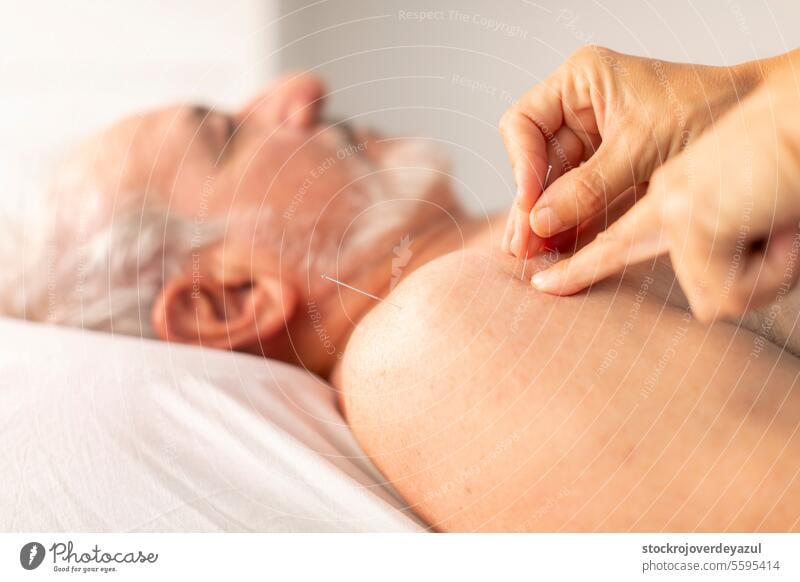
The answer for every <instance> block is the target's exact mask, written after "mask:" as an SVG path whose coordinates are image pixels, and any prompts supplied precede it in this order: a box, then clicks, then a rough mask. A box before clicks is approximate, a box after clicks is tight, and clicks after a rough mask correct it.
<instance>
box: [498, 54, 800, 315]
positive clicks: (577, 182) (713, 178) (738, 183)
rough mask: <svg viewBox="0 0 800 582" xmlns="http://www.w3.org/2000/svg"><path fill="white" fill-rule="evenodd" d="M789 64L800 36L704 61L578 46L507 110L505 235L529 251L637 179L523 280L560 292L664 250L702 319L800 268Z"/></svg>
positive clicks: (768, 289) (742, 302)
mask: <svg viewBox="0 0 800 582" xmlns="http://www.w3.org/2000/svg"><path fill="white" fill-rule="evenodd" d="M798 65H800V51H797V50H795V51H792V52H789V53H786V54H783V55H778V56H776V57H771V58H766V59H763V60H757V61H750V62H746V63H742V64H739V65H735V66H730V67H707V66H699V65H693V64H682V63H664V62H661V61H658V60H654V59H647V58H641V57H635V56H630V55H624V54H621V53H617V52H614V51H611V50H609V49H605V48H602V47H596V46H587V47H584V48H582V49H580V50H579V51H577V52H576V53H575V54H574V55H572V56H571V57H570V58H569V59H568V60H567V61H566V62H565V63H564V64H563V65H562V66H561V67H559V68H558V69H557V70H556V71H555V72H554V73H553V74H552V75H550V76H549V77H548V78H547V79H546V80H545V81H543V82H541V83H539V84H537V85H536V86H534V87H533V88H532V89H531V90H530V91H529V92H528V93H527V94H526V95H524V96H523V97H522V98H520V99H519V100H518V101H517V102H515V104H514V105H513V106H512V107H511V108H510V109H509V110H508V112H507V113H506V114H505V115H504V117H503V120H502V123H501V128H502V133H503V136H504V138H505V141H506V146H507V149H508V151H509V155H510V158H511V162H512V165H513V166H514V170H515V172H514V173H515V179H516V182H517V186H518V194H517V200H516V203H515V205H514V207H513V209H512V211H511V213H510V215H509V220H508V226H507V230H506V235H505V237H504V241H503V246H504V248H505V249H506V250H507V251H510V252H511V253H513V254H515V255H516V256H523V255H524V254H527V253H529V252H530V251H531V250H533V251H535V250H536V248H537V247H538V246H540V245H541V238H540V237H542V236H552V235H554V234H556V233H559V232H562V231H564V230H565V229H569V228H575V227H578V226H579V225H580V224H581V223H582V222H584V221H585V220H587V219H588V218H591V217H592V216H593V215H595V214H596V213H597V212H600V211H602V210H603V209H604V208H605V207H606V205H607V204H608V203H609V202H610V201H613V200H614V199H616V198H617V197H618V196H619V195H620V194H621V193H622V192H624V191H625V190H626V189H627V188H628V187H630V186H633V185H635V184H641V183H645V182H647V183H649V187H648V189H647V192H648V194H647V196H646V197H645V198H644V199H643V200H641V201H640V202H639V203H638V204H636V205H635V206H634V207H633V208H631V209H630V210H629V211H628V212H627V213H626V215H625V216H623V217H622V218H621V219H620V220H618V221H616V222H615V223H614V224H613V225H608V228H607V229H606V230H605V231H603V232H602V233H601V234H600V236H598V237H597V239H596V240H595V241H593V242H592V243H591V244H589V245H587V246H586V247H585V248H584V249H582V250H581V251H580V252H579V253H577V254H576V255H575V256H574V257H572V258H570V259H568V260H566V261H563V262H561V263H559V264H558V265H556V266H555V267H553V268H552V269H548V270H547V271H545V272H539V273H537V274H536V276H535V277H534V278H533V279H532V284H533V285H534V286H535V287H536V288H537V289H539V290H540V291H545V292H549V293H556V294H561V295H568V294H571V293H575V292H578V291H580V290H582V289H584V288H586V287H587V286H589V285H590V284H592V283H594V282H596V281H599V280H601V279H603V278H604V277H606V276H608V275H609V274H611V273H615V272H619V271H621V270H622V269H624V268H625V267H626V266H628V265H631V264H635V263H638V262H640V261H644V260H647V259H651V258H652V257H655V256H660V255H666V254H669V256H670V258H671V260H672V264H673V266H674V268H675V271H676V275H677V277H678V280H679V282H680V284H681V286H682V288H683V290H684V292H685V293H686V295H687V297H688V299H689V303H690V305H691V306H692V312H693V313H694V315H695V317H697V318H698V319H700V320H701V321H705V322H708V321H712V320H714V319H720V318H726V317H739V316H741V315H742V314H744V313H745V312H747V311H748V310H750V309H752V308H755V307H760V306H762V305H764V304H766V303H769V302H770V301H772V300H773V299H774V298H775V295H776V294H777V293H779V292H781V291H780V290H781V288H782V287H785V286H788V287H791V286H793V285H794V284H795V282H796V280H797V278H798V275H799V274H800V268H798V253H797V246H798V245H799V244H800V238H798V237H800V234H798V227H797V225H798V222H800V204H798V203H797V197H796V192H797V189H798V185H800V165H798V161H797V160H798V152H800V137H798V136H800V133H798V124H799V123H800V122H798V116H797V115H796V109H797V101H798V91H797V68H798ZM554 136H557V137H561V142H562V143H564V144H566V146H561V145H559V144H557V143H554V139H553V137H554ZM559 154H561V155H559ZM547 164H552V165H553V166H554V167H555V180H554V181H552V180H551V182H552V183H551V184H550V185H549V187H547V188H543V187H542V186H543V185H542V184H541V181H542V179H541V177H542V176H543V175H544V170H545V168H546V167H547ZM531 231H533V234H532V233H531Z"/></svg>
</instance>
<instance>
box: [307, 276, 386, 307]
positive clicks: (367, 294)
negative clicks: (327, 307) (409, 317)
mask: <svg viewBox="0 0 800 582" xmlns="http://www.w3.org/2000/svg"><path fill="white" fill-rule="evenodd" d="M320 278H321V279H326V280H328V281H330V282H331V283H336V284H337V285H341V286H342V287H347V288H348V289H350V290H351V291H355V292H356V293H361V294H362V295H366V296H367V297H369V298H370V299H374V300H375V301H379V302H381V303H388V304H389V305H391V306H392V307H397V309H402V307H400V306H399V305H398V304H397V303H392V302H391V301H389V300H388V299H381V298H380V297H378V296H377V295H373V294H372V293H367V292H366V291H364V290H363V289H358V288H357V287H353V286H352V285H348V284H347V283H345V282H343V281H339V279H336V278H334V277H331V276H330V275H328V274H327V273H322V275H320Z"/></svg>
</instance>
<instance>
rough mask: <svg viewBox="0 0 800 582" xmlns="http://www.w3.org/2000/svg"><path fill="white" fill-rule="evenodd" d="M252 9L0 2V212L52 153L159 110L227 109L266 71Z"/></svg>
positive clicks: (261, 29) (272, 27)
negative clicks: (123, 119)
mask: <svg viewBox="0 0 800 582" xmlns="http://www.w3.org/2000/svg"><path fill="white" fill-rule="evenodd" d="M276 12H277V11H276V9H275V5H274V3H272V2H263V1H259V0H236V1H229V2H221V1H219V0H169V1H164V2H156V1H154V0H125V1H121V0H68V1H64V0H25V1H19V0H0V185H1V186H2V190H0V203H6V207H8V204H9V203H11V202H15V201H18V200H19V198H20V197H22V196H27V195H29V194H31V193H32V192H35V191H36V190H37V189H38V187H39V183H40V180H41V176H42V174H43V173H44V172H46V171H47V168H48V167H49V164H50V163H51V160H52V159H53V157H55V156H57V155H58V154H59V151H60V150H61V149H62V147H63V146H64V145H66V144H68V143H70V142H72V141H74V140H75V139H76V138H78V137H79V136H82V135H84V134H86V133H87V132H89V131H91V130H93V129H95V128H97V127H100V126H102V125H105V124H106V123H108V122H110V121H112V120H114V119H116V118H118V117H120V116H121V115H123V114H125V113H128V112H130V111H131V110H138V109H142V108H146V107H149V106H151V105H154V104H163V103H165V102H170V101H175V100H182V99H197V100H202V101H209V102H211V103H217V104H221V105H224V104H229V103H234V102H238V101H239V100H241V99H242V98H244V97H246V96H248V95H249V94H251V93H252V92H253V91H254V90H255V89H256V88H257V87H259V86H261V85H262V84H263V83H264V82H265V80H266V79H268V78H269V77H271V76H272V74H273V72H274V71H275V70H276V68H277V60H276V59H275V57H274V56H270V55H274V52H273V51H274V45H275V43H276V42H277V38H278V34H277V32H276V28H277V25H276V24H275V14H276Z"/></svg>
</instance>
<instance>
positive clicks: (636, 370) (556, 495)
mask: <svg viewBox="0 0 800 582" xmlns="http://www.w3.org/2000/svg"><path fill="white" fill-rule="evenodd" d="M538 260H543V259H538ZM529 267H530V265H529ZM534 268H536V265H534ZM519 269H520V265H519V264H517V263H516V262H515V261H514V260H513V259H508V260H506V258H504V257H500V256H497V255H493V254H491V253H487V252H482V251H473V250H466V251H462V252H457V253H453V254H450V255H446V256H444V257H441V258H439V259H437V260H435V261H432V262H431V263H429V264H427V265H425V266H424V267H422V268H420V269H419V270H417V271H415V272H413V273H411V274H410V275H409V277H408V278H407V279H406V280H404V281H403V282H402V283H401V284H400V285H398V287H397V288H396V289H395V290H394V292H393V293H392V295H391V296H390V300H391V302H392V303H393V304H395V305H396V306H395V305H391V304H389V303H382V304H380V305H379V306H377V307H376V308H375V309H374V310H373V311H372V312H371V313H370V314H369V315H368V316H367V317H366V318H365V319H364V320H363V321H362V323H361V324H360V325H359V326H358V328H357V330H356V331H355V332H354V334H353V336H352V337H351V339H350V342H349V343H348V347H347V350H346V354H345V358H344V362H343V366H342V383H341V388H342V392H343V394H342V396H343V398H342V401H343V407H344V409H345V413H346V416H347V419H348V422H349V424H350V426H351V428H352V430H353V432H354V434H355V435H356V437H357V438H358V440H359V442H360V443H361V444H362V446H363V448H364V450H365V451H366V452H367V454H369V456H370V457H371V458H372V460H373V461H374V462H375V464H376V465H377V466H378V467H379V468H380V469H381V470H382V471H383V472H384V474H385V475H386V476H387V478H388V479H389V480H390V481H391V482H392V484H393V485H394V486H395V487H396V488H397V489H398V491H400V493H401V494H402V495H403V496H404V497H405V498H406V500H407V501H408V502H409V503H410V504H411V505H412V507H413V508H414V509H415V510H416V511H417V512H418V513H419V514H420V515H421V516H422V517H423V518H424V519H425V520H426V521H427V522H428V523H430V524H432V525H433V526H434V527H435V528H437V529H443V530H465V529H468V530H474V529H494V530H498V529H499V530H507V529H544V530H552V529H558V528H561V527H564V528H566V529H593V528H597V527H601V528H605V529H629V528H637V527H638V528H642V529H658V528H663V527H665V524H667V523H669V525H670V526H671V527H675V528H689V529H691V528H693V527H711V528H716V529H720V528H721V527H722V525H724V524H723V522H722V521H719V520H715V519H716V517H715V515H711V516H709V517H708V519H706V520H705V521H702V520H703V519H705V518H703V516H705V515H707V511H706V510H705V509H703V508H704V507H708V506H709V504H711V505H713V501H714V499H717V498H718V497H719V491H718V489H717V488H716V487H717V484H718V483H720V482H726V481H725V479H729V475H728V474H727V473H725V468H724V467H722V468H720V469H719V471H717V472H715V473H714V474H712V475H704V474H703V473H702V471H700V472H691V474H690V475H689V476H688V477H687V478H685V479H673V478H672V477H673V476H674V475H675V474H676V472H677V471H679V470H680V469H681V468H682V467H683V466H684V465H685V464H686V461H687V460H686V453H685V451H686V450H690V449H692V448H693V447H694V449H695V451H696V452H695V454H694V455H693V456H692V459H691V461H692V462H693V463H697V464H698V466H703V467H708V466H712V465H713V464H714V459H717V458H719V455H720V454H721V452H722V448H725V447H728V448H732V450H734V449H735V451H736V454H737V455H738V454H740V453H741V454H746V453H747V446H750V444H748V443H750V441H748V440H745V441H742V442H741V443H739V441H738V440H736V439H737V438H738V437H737V435H739V434H740V433H741V432H742V431H741V430H740V429H741V426H742V423H743V422H745V421H747V424H748V427H749V429H752V430H756V431H759V434H763V435H765V436H764V439H762V440H763V443H766V444H764V447H766V448H767V449H769V450H768V451H767V452H768V454H766V455H765V456H763V458H764V459H765V461H764V464H763V466H761V465H759V466H757V467H754V468H753V469H752V470H751V471H750V473H748V476H749V477H748V478H750V477H752V479H753V480H754V482H755V481H759V480H761V479H762V478H768V479H770V481H769V483H770V488H768V489H767V488H765V489H764V492H763V499H762V500H760V501H759V504H762V505H763V507H761V509H759V507H760V505H759V504H751V505H750V506H748V507H750V508H754V509H752V511H751V513H752V514H744V513H743V514H742V515H741V516H739V517H740V521H739V522H737V523H736V524H734V525H736V526H741V527H747V526H751V525H752V523H753V520H755V521H756V522H757V521H758V519H761V517H758V518H756V517H754V516H758V515H761V516H763V515H765V513H764V512H766V511H767V510H766V509H764V507H769V506H771V504H773V503H774V499H775V495H774V491H778V490H786V487H787V486H791V487H794V485H795V483H794V482H793V481H791V479H790V478H789V477H791V472H792V471H794V470H795V469H798V470H800V460H798V461H797V463H796V465H797V466H795V465H794V464H793V465H792V467H791V470H790V471H789V477H785V476H782V475H773V474H772V473H771V471H772V469H770V468H769V467H771V466H772V465H771V464H773V463H774V461H775V460H776V459H777V457H778V456H780V454H782V453H781V451H783V450H784V449H785V447H786V446H787V442H788V440H792V437H791V436H790V435H791V433H792V430H794V427H796V422H797V414H798V411H800V395H798V396H797V397H794V396H790V397H789V398H788V400H787V387H788V386H792V385H793V383H794V382H796V379H797V376H798V371H799V370H798V367H797V365H796V362H795V361H794V358H790V357H786V356H785V355H782V354H781V353H780V352H779V351H778V350H777V349H776V348H775V349H773V347H771V346H770V345H766V346H764V348H763V350H761V351H758V352H757V353H756V352H755V344H754V343H753V339H754V337H753V335H752V334H751V333H750V332H748V331H746V330H737V329H736V328H735V327H733V326H730V325H727V324H718V325H714V326H711V327H710V328H706V327H702V326H699V325H698V324H696V323H695V322H694V321H693V320H692V319H691V317H690V316H689V315H688V313H687V312H686V311H685V310H684V309H681V308H680V307H677V306H675V305H673V304H672V303H670V301H669V300H668V299H667V298H666V297H665V292H668V289H664V288H663V287H662V283H664V281H662V280H661V276H660V275H659V274H658V272H657V270H652V269H649V270H648V269H641V270H637V271H631V272H629V273H627V274H626V275H625V276H624V277H622V278H619V279H616V280H609V281H606V282H604V283H602V284H600V285H597V286H595V287H593V288H592V289H591V290H590V291H589V292H587V293H583V294H580V295H576V296H574V297H552V296H548V295H543V294H539V293H537V292H536V291H535V290H533V289H532V288H531V287H530V286H529V285H528V283H527V277H526V280H524V281H523V280H520V278H519V274H520V270H519ZM739 387H745V388H746V389H740V388H739ZM709 418H716V422H715V425H714V430H715V434H718V435H720V436H719V437H718V438H715V439H710V440H703V441H702V443H701V444H702V446H700V445H698V444H697V442H698V439H700V437H701V436H702V435H704V434H706V432H707V431H708V419H709ZM767 425H768V426H767ZM642 434H648V438H647V439H644V440H643V439H642V438H641V435H642ZM678 434H680V435H681V438H680V439H677V440H676V435H678ZM787 439H788V440H787ZM720 443H722V445H720ZM727 443H733V444H732V445H730V446H728V445H727ZM797 446H798V447H800V444H799V445H797ZM764 447H762V448H764ZM791 448H792V450H795V446H794V444H793V445H792V447H791ZM765 450H766V449H765ZM664 451H668V454H666V453H665V452H664ZM728 454H730V451H729V452H728ZM761 458H762V457H761V456H759V459H761ZM652 459H659V462H658V463H655V464H654V463H653V462H652ZM798 459H800V457H798ZM759 463H760V461H759ZM784 465H785V463H784ZM776 466H777V465H776ZM781 466H783V465H781ZM717 473H718V474H717ZM695 477H696V478H695ZM706 477H708V478H706ZM667 482H669V483H671V485H670V487H669V488H668V489H665V488H664V483H667ZM790 482H791V483H790ZM609 483H613V484H614V485H613V487H610V488H609V490H608V491H607V493H606V494H605V495H601V496H597V495H596V494H595V493H596V491H598V489H599V488H602V487H604V486H608V484H609ZM634 484H635V485H636V490H637V491H639V492H640V494H639V496H637V497H636V498H635V499H633V498H628V497H626V495H627V492H628V491H630V490H631V487H633V486H634ZM750 489H752V488H750ZM792 491H794V489H792ZM742 494H743V495H745V494H747V491H746V490H745V489H742ZM659 496H666V497H667V498H669V499H690V502H687V503H685V504H684V505H683V506H681V507H682V509H681V511H680V512H673V513H670V514H669V515H666V516H665V515H663V514H661V513H659V508H660V507H662V504H660V503H657V501H658V499H659ZM762 502H763V503H762ZM542 507H547V508H548V509H547V512H545V513H542V512H540V511H539V509H537V508H542ZM784 509H791V510H792V511H795V509H796V508H795V507H794V506H792V507H790V508H784ZM761 510H763V511H762V513H761V514H759V513H758V511H761ZM726 511H727V510H726ZM720 515H723V516H724V515H725V513H724V512H723V513H721V514H720ZM792 515H796V513H793V514H792ZM792 519H794V518H792ZM701 521H702V523H701ZM763 526H764V527H770V526H773V527H786V526H787V525H786V524H785V523H783V522H780V521H775V522H771V521H765V522H763Z"/></svg>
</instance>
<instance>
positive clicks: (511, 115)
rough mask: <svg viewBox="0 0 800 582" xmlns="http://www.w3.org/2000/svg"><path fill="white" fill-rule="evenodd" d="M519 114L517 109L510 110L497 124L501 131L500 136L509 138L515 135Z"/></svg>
mask: <svg viewBox="0 0 800 582" xmlns="http://www.w3.org/2000/svg"><path fill="white" fill-rule="evenodd" d="M517 116H518V113H517V111H516V109H514V108H511V109H508V110H507V111H506V112H505V113H503V115H502V116H500V121H499V122H498V124H497V127H498V129H499V130H500V135H502V136H504V137H508V136H510V135H511V134H512V133H513V128H514V124H515V123H516V120H517Z"/></svg>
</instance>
